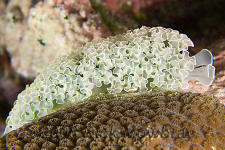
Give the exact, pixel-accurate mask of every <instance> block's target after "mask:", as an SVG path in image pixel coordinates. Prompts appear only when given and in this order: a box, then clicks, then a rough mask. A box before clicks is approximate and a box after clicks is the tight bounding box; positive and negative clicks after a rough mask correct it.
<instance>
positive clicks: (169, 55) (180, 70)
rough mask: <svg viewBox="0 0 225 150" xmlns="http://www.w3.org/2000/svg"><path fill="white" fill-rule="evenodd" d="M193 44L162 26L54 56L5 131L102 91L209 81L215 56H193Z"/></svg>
mask: <svg viewBox="0 0 225 150" xmlns="http://www.w3.org/2000/svg"><path fill="white" fill-rule="evenodd" d="M189 46H193V43H192V41H191V40H190V39H189V38H188V37H187V36H186V35H185V34H180V33H179V32H178V31H176V30H172V29H165V28H162V27H154V28H148V27H142V28H140V29H136V30H134V31H128V32H127V33H125V34H122V35H117V36H114V37H110V38H107V39H104V40H102V41H99V42H92V43H87V44H86V45H84V46H83V47H81V48H80V51H81V54H71V55H70V56H67V57H65V56H64V57H60V58H58V59H57V60H55V62H53V63H52V64H51V65H49V66H48V67H47V68H46V69H45V70H44V71H43V72H42V73H40V74H39V75H38V76H37V77H36V79H35V80H34V82H33V83H32V84H31V85H30V86H27V87H26V89H25V90H24V91H23V92H21V93H20V94H19V95H18V99H17V100H16V101H15V104H14V107H13V109H12V111H11V112H10V113H9V116H8V118H7V121H6V123H7V126H6V129H5V133H8V132H10V131H11V130H14V129H17V128H19V127H21V126H22V125H23V124H25V123H28V122H31V121H33V120H35V119H38V118H40V117H42V116H44V115H47V114H49V113H51V112H54V111H56V110H57V109H59V108H62V107H66V106H67V105H70V104H74V103H77V102H82V101H84V100H86V99H87V98H89V97H90V96H92V95H96V94H98V93H112V94H116V93H120V92H138V91H152V90H182V89H184V88H187V87H188V81H189V80H199V81H201V82H202V83H204V84H207V85H210V84H211V83H212V82H213V80H214V73H215V68H214V67H213V66H212V54H211V53H210V51H208V50H206V49H204V50H202V51H201V52H200V53H198V54H197V55H195V56H193V57H190V56H189V53H188V47H189Z"/></svg>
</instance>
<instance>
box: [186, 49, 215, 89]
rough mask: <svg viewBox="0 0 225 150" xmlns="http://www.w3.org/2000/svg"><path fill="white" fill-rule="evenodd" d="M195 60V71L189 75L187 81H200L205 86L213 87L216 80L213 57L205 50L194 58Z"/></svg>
mask: <svg viewBox="0 0 225 150" xmlns="http://www.w3.org/2000/svg"><path fill="white" fill-rule="evenodd" d="M193 57H194V60H195V65H194V70H193V71H192V72H191V73H190V74H189V76H188V77H187V80H188V81H189V80H198V81H200V82H201V83H203V84H205V85H208V86H209V85H211V84H212V83H213V81H214V78H215V70H216V69H215V67H214V66H213V65H212V64H213V55H212V53H211V52H210V51H209V50H207V49H203V50H201V51H200V52H199V53H197V54H196V55H194V56H193Z"/></svg>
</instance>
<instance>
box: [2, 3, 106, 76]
mask: <svg viewBox="0 0 225 150" xmlns="http://www.w3.org/2000/svg"><path fill="white" fill-rule="evenodd" d="M77 3H78V2H74V4H77ZM77 5H78V4H77ZM79 5H80V7H73V10H72V11H70V10H69V9H68V8H67V6H68V5H65V4H60V3H55V2H54V1H53V0H45V1H41V0H22V1H21V0H11V1H9V3H8V5H7V8H6V15H5V18H6V20H7V22H6V25H5V26H4V27H3V28H2V30H3V31H2V32H4V33H3V39H5V43H4V44H5V46H6V49H7V50H8V51H9V53H10V54H11V56H12V66H13V67H14V68H15V70H16V71H17V72H19V73H20V74H22V75H23V76H25V77H28V78H33V77H35V76H36V75H37V74H38V73H39V72H40V71H41V70H42V69H43V68H44V66H46V65H47V64H48V63H49V62H51V61H52V60H54V58H56V57H58V56H62V55H65V54H69V53H70V52H71V51H74V50H76V49H77V47H79V46H81V45H83V44H84V43H86V42H89V41H92V40H99V39H101V38H102V37H104V36H106V35H109V34H110V33H109V32H108V29H107V28H106V27H105V26H104V25H103V24H102V23H101V19H100V17H99V16H98V15H97V14H96V13H95V12H94V10H93V9H92V7H91V6H90V4H89V3H88V1H87V3H85V4H80V3H79ZM82 6H83V7H82ZM71 7H72V6H71ZM0 32H1V31H0ZM6 41H7V42H6Z"/></svg>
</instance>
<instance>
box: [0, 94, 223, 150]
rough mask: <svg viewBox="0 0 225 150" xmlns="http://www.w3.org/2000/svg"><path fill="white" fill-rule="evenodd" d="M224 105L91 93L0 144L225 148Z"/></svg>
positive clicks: (202, 99)
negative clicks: (90, 96)
mask: <svg viewBox="0 0 225 150" xmlns="http://www.w3.org/2000/svg"><path fill="white" fill-rule="evenodd" d="M224 111H225V109H224V105H223V104H220V103H218V102H217V100H215V99H212V98H210V97H207V96H204V95H200V94H193V93H179V92H169V93H162V92H156V93H152V94H144V93H142V94H140V93H139V94H131V95H122V94H121V95H119V96H118V95H117V96H113V95H106V96H99V97H95V98H91V99H90V100H89V101H87V102H84V103H80V104H77V105H74V106H71V107H69V108H66V109H63V110H60V111H57V112H55V113H53V114H50V115H48V116H45V117H42V118H40V119H39V120H37V121H35V122H33V123H30V124H26V125H25V126H23V127H21V128H19V129H17V130H14V131H12V132H10V133H8V134H6V135H5V136H4V137H2V138H0V149H17V150H19V149H25V150H28V149H32V150H38V149H48V150H52V149H58V150H61V149H63V150H64V149H65V150H67V149H71V150H72V149H73V150H75V149H76V150H78V149H82V150H83V149H196V148H197V149H213V148H215V149H220V150H222V149H225V145H224V143H225V135H224V129H225V128H224Z"/></svg>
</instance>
